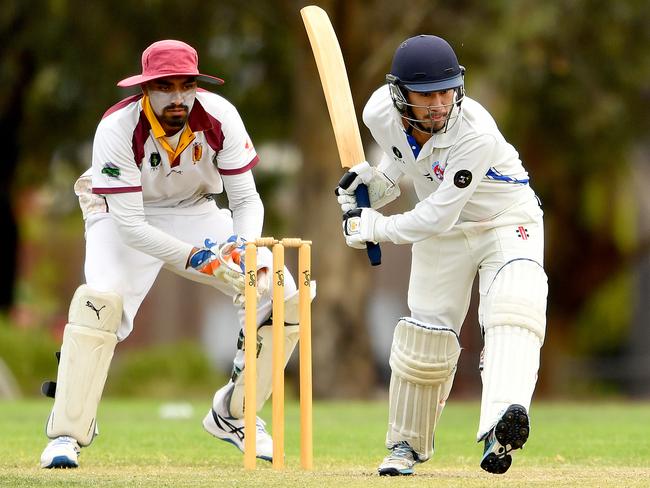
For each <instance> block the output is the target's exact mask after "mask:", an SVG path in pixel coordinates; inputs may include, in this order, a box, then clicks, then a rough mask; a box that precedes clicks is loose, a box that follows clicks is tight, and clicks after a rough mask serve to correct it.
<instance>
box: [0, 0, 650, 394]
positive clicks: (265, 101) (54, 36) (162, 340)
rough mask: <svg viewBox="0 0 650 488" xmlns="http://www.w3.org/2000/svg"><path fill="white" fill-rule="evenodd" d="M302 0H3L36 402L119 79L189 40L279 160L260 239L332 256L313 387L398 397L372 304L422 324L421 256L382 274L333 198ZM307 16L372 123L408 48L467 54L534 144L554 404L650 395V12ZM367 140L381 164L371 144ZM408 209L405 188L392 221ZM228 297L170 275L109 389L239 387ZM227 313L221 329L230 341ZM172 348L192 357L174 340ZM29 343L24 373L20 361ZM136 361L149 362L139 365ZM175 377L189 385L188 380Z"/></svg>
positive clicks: (10, 147)
mask: <svg viewBox="0 0 650 488" xmlns="http://www.w3.org/2000/svg"><path fill="white" fill-rule="evenodd" d="M306 3H307V2H301V1H297V0H277V1H262V0H249V1H248V2H245V3H243V4H242V3H241V2H236V1H234V0H233V1H221V2H218V4H216V3H214V2H199V1H195V0H186V1H183V2H178V1H162V0H145V1H143V2H107V1H106V2H102V1H81V0H30V1H20V0H6V1H5V2H3V8H2V9H1V12H0V80H1V82H2V85H1V86H3V88H4V89H3V90H2V92H1V93H0V134H2V137H3V152H2V156H1V164H2V165H1V168H2V174H1V175H0V215H1V218H2V224H3V229H4V232H3V238H2V239H0V255H1V256H2V257H3V259H2V266H1V268H0V308H1V310H2V312H1V313H2V315H3V316H4V319H3V320H1V321H0V333H1V334H2V337H3V340H2V341H0V358H2V359H4V361H5V362H6V363H7V364H8V365H9V367H10V369H12V370H13V371H14V374H15V376H16V377H17V379H18V381H19V389H20V391H21V392H22V393H23V394H27V395H29V394H33V393H34V392H36V391H37V390H38V385H37V384H36V385H35V382H36V381H37V379H38V378H42V377H43V375H46V374H49V375H52V374H54V372H55V363H54V361H51V362H49V363H48V361H49V359H48V360H44V359H42V358H43V355H46V356H47V357H49V358H51V356H50V354H51V353H52V351H54V350H55V349H56V344H58V342H59V340H60V334H61V331H62V327H63V325H64V324H65V321H66V316H67V306H68V302H69V299H70V297H71V296H72V293H73V291H74V289H75V288H76V287H77V286H78V284H79V283H80V282H81V281H82V280H83V274H82V261H83V225H82V222H81V219H80V215H79V211H78V209H77V207H76V201H75V197H74V194H73V192H72V184H73V182H74V180H75V178H76V177H77V175H78V174H80V173H81V172H83V171H84V170H85V168H86V167H87V166H88V164H89V154H90V147H91V142H92V137H93V133H94V130H95V127H96V124H97V121H98V120H99V118H100V117H101V115H102V113H103V112H104V111H105V110H106V108H108V107H109V106H110V105H112V104H113V103H115V102H116V101H118V100H119V99H121V98H123V97H124V96H126V95H129V94H131V93H132V92H131V91H128V90H127V91H125V90H122V89H119V88H117V87H116V86H115V82H116V81H117V80H119V79H121V78H123V77H125V76H127V75H129V74H132V73H137V72H139V70H140V64H139V59H140V53H141V51H142V50H143V49H144V47H146V46H147V45H148V44H150V43H151V42H153V41H155V40H158V39H163V38H178V39H183V40H185V41H187V42H189V43H190V44H192V45H193V46H195V47H196V49H197V50H198V52H199V55H200V60H201V61H200V65H201V69H202V70H203V71H204V72H206V73H213V74H216V75H218V76H222V77H224V78H226V80H227V83H226V85H224V86H223V88H220V89H219V92H220V93H221V94H223V95H224V96H226V97H227V98H228V99H230V100H231V101H232V102H233V103H235V105H236V106H237V107H238V108H239V110H240V113H241V114H242V116H243V118H244V121H245V123H246V125H247V127H248V130H249V132H250V134H251V136H252V138H253V141H254V142H255V144H256V146H257V148H258V150H259V151H260V154H261V155H262V160H263V161H264V163H263V164H262V165H260V167H259V169H258V170H256V179H257V181H258V185H259V188H260V192H261V193H262V196H263V199H264V201H265V205H266V209H267V217H266V227H265V232H266V233H267V234H274V235H300V236H302V237H304V238H309V239H312V240H313V241H314V242H315V243H316V245H315V247H314V276H316V277H317V279H318V281H319V288H318V290H319V298H318V300H317V302H316V303H315V306H314V344H315V345H316V346H315V350H314V364H315V367H314V370H315V371H316V375H315V394H316V395H317V396H320V397H361V398H367V397H370V396H373V395H374V394H376V392H377V391H383V390H384V389H385V379H386V361H385V357H384V356H385V355H384V356H382V355H381V354H378V353H377V345H376V344H377V340H378V338H379V337H381V336H385V335H386V334H388V335H389V334H390V330H387V329H389V328H390V326H389V325H385V324H384V322H382V320H383V319H384V317H379V318H378V317H377V313H374V314H373V310H376V305H377V301H389V302H391V303H392V302H395V303H396V304H397V305H395V306H394V307H393V309H391V310H393V311H400V312H401V313H406V312H405V311H404V310H405V301H406V298H405V295H406V289H405V283H406V281H405V278H404V276H405V273H407V272H408V269H407V268H408V264H407V263H408V260H409V252H408V249H407V246H389V245H386V246H384V252H385V259H384V265H382V270H381V271H378V270H374V269H370V268H369V267H368V266H367V264H366V262H365V260H364V258H363V256H362V255H360V254H359V253H354V252H352V251H350V250H349V249H347V248H346V247H345V246H344V244H343V242H342V239H341V238H340V236H339V232H340V231H339V215H338V207H337V206H336V204H335V202H334V199H333V198H332V195H331V189H332V188H333V187H334V185H335V183H336V181H338V177H339V174H340V167H339V165H338V163H337V162H336V160H337V152H336V148H335V146H334V141H333V138H332V133H331V129H330V127H329V121H328V117H327V115H326V108H325V104H324V99H323V96H322V92H321V88H320V84H319V81H318V78H317V74H316V69H315V65H314V63H313V60H312V58H311V52H310V50H309V46H308V42H307V38H306V35H305V32H304V28H303V26H302V23H301V21H300V16H299V14H298V11H299V9H300V8H301V7H302V6H304V5H305V4H306ZM313 3H317V4H319V5H321V6H322V7H323V8H325V9H326V10H327V11H328V12H329V14H330V16H331V18H332V20H333V23H334V26H335V29H336V31H337V33H338V35H339V39H340V42H341V45H342V49H343V53H344V57H345V59H346V63H347V66H348V73H349V78H350V80H351V84H352V90H353V96H354V98H355V101H356V107H357V112H358V113H359V112H360V110H361V108H362V106H363V104H364V103H365V100H366V99H367V98H368V96H369V95H370V93H371V92H372V91H373V90H374V89H375V88H376V87H378V86H379V85H380V84H381V83H382V82H383V76H384V74H385V73H386V72H387V71H388V69H389V66H390V59H391V57H392V53H393V51H394V49H395V47H396V46H397V45H398V44H399V42H400V41H401V40H403V39H405V38H407V37H409V36H412V35H415V34H418V33H433V34H437V35H440V36H442V37H445V38H446V39H447V40H449V42H450V43H451V44H452V45H453V46H454V48H455V49H456V52H457V54H458V57H459V59H460V61H461V63H462V64H464V65H465V66H466V67H467V77H466V84H467V90H468V93H469V95H470V96H471V97H473V98H475V99H478V100H479V101H480V102H481V103H483V104H484V105H485V106H486V107H487V108H488V109H489V110H490V111H491V112H492V113H493V115H494V116H495V119H496V120H497V122H498V123H499V126H500V128H501V130H502V132H503V133H504V135H505V136H506V138H507V139H508V140H509V141H511V142H512V143H513V144H514V145H515V147H516V148H517V149H518V150H519V151H520V154H521V157H522V160H523V161H524V163H525V165H526V167H527V169H528V170H529V172H530V173H531V175H532V184H533V187H534V189H535V190H536V192H537V193H538V194H539V196H540V197H541V199H542V201H543V205H544V209H545V214H546V233H547V256H546V261H547V262H546V267H547V272H548V275H549V279H550V296H549V309H548V335H547V341H546V344H545V347H544V352H543V363H542V371H541V374H540V383H539V387H538V393H539V394H540V395H549V396H575V395H594V394H606V395H622V396H634V397H639V396H648V395H650V334H648V325H650V314H649V312H648V306H647V300H648V298H650V253H649V242H650V225H649V222H650V196H649V194H648V192H647V190H646V188H647V186H648V184H649V183H650V167H649V166H650V165H649V164H648V155H649V154H650V144H649V141H648V130H649V129H650V127H649V125H650V118H649V117H648V116H647V106H648V102H649V99H650V85H649V83H648V80H649V79H650V56H649V55H648V52H650V51H649V48H650V42H649V41H650V39H649V34H648V29H647V28H646V27H647V25H649V24H650V9H648V8H647V2H645V1H639V0H622V1H618V2H602V1H596V0H572V1H569V2H567V1H559V0H557V1H556V0H553V1H549V2H543V3H539V2H533V1H530V0H514V1H505V0H500V1H494V2H479V1H476V0H464V1H458V2H452V3H450V2H443V1H437V0H433V1H424V0H412V1H410V2H409V3H408V5H407V6H406V8H405V5H403V4H401V3H399V2H394V1H391V0H373V1H360V0H350V1H342V0H341V1H335V0H332V1H318V2H313ZM362 133H363V137H364V139H365V141H366V143H367V147H368V154H369V155H371V154H372V150H371V144H370V139H369V134H368V132H367V131H366V130H364V129H363V128H362ZM369 157H370V156H369ZM411 205H412V201H411V200H410V197H409V194H408V192H406V194H405V195H404V196H403V197H402V198H401V199H400V202H399V203H397V204H393V205H392V206H391V207H390V209H389V210H390V211H393V212H400V211H404V210H406V209H408V208H410V206H411ZM342 283H352V284H354V286H350V287H347V288H345V289H342ZM214 300H215V299H214V297H212V296H210V295H209V294H208V293H207V292H206V291H205V290H198V289H197V288H196V287H192V286H191V285H188V284H187V283H181V282H179V281H174V279H173V278H171V277H166V276H161V279H160V283H158V284H157V285H156V288H155V289H154V291H153V292H152V295H151V296H150V297H149V298H148V299H147V300H146V301H145V303H144V305H143V309H142V311H141V313H140V315H139V316H138V322H137V325H136V331H135V332H134V334H133V335H132V336H131V337H130V338H129V340H128V341H126V342H125V343H124V344H122V345H121V346H120V348H119V350H118V354H117V357H116V365H115V368H114V371H113V375H112V377H111V378H112V379H111V380H110V381H109V384H108V391H107V393H110V392H111V388H113V386H112V385H113V383H114V384H115V388H117V390H118V391H119V392H121V393H129V394H134V393H138V392H139V393H143V392H145V393H150V392H159V393H160V394H166V395H171V394H173V393H171V392H170V391H168V390H165V389H164V388H160V387H157V386H156V385H158V383H157V382H159V378H160V377H161V376H162V377H163V378H166V379H167V380H168V382H170V384H171V383H174V384H177V385H178V389H177V392H178V391H185V392H186V393H187V392H189V391H190V390H191V391H194V389H193V388H194V386H192V385H195V386H196V385H203V386H202V387H201V386H197V388H198V389H199V390H203V389H205V390H206V391H211V389H213V387H214V386H215V385H216V384H218V382H219V381H220V379H221V376H225V375H226V374H228V371H227V368H221V369H220V370H218V371H216V370H215V369H219V368H215V367H214V364H213V363H210V361H209V360H208V359H207V358H208V357H209V351H210V349H211V348H213V346H214V345H215V344H214V342H212V343H211V341H210V340H208V339H206V334H205V330H204V328H205V327H204V325H202V324H204V323H205V322H206V319H205V317H204V316H203V315H202V313H201V312H200V311H201V310H202V309H204V308H205V307H207V306H208V305H207V304H211V303H213V301H214ZM161 303H165V304H166V305H167V306H166V307H163V309H164V310H161V307H160V306H159V305H160V304H161ZM222 305H223V304H222ZM223 306H227V305H223ZM373 306H374V307H375V308H373ZM475 307H476V304H475V303H473V305H472V309H471V310H470V314H469V315H468V319H467V321H466V322H467V323H466V324H465V326H464V330H463V336H462V341H463V346H464V349H465V352H464V354H463V356H462V359H461V364H460V371H459V375H458V377H457V381H456V385H455V394H457V395H468V396H471V395H476V394H477V392H478V389H479V386H480V383H479V380H478V375H477V374H476V361H477V358H478V354H479V352H480V348H481V345H480V337H479V335H478V332H477V328H476V319H475V316H476V315H475ZM397 316H398V315H395V316H389V317H388V318H387V322H386V323H388V324H391V323H392V324H394V323H395V320H396V318H397ZM215 317H217V318H216V319H214V320H213V321H214V322H215V323H214V324H213V326H214V327H220V328H227V329H229V330H234V329H235V327H234V326H233V325H232V324H230V325H227V324H226V323H225V322H227V321H226V320H225V319H223V320H219V317H220V316H219V315H216V316H215ZM222 317H223V316H222ZM380 319H381V320H380ZM211 320H212V319H211ZM378 324H379V328H380V329H381V330H378ZM234 333H236V330H234ZM178 341H184V342H181V343H182V344H189V343H194V345H188V346H187V347H185V346H183V347H177V346H176V345H175V344H177V343H178ZM50 343H51V344H53V349H50ZM233 345H234V344H233ZM21 348H22V349H21ZM230 349H231V350H230V352H232V347H231V348H230ZM19 350H22V351H24V355H23V356H19V357H23V358H26V359H24V360H23V359H17V360H16V359H12V358H14V357H15V356H16V354H15V353H16V351H19ZM46 350H48V351H47V352H46ZM41 352H42V354H43V355H41ZM145 353H146V354H148V355H147V356H142V354H145ZM138 355H140V357H141V358H142V357H144V358H145V359H137V358H136V359H130V357H131V356H138ZM121 363H124V364H131V365H134V364H139V365H149V366H148V367H149V372H148V373H147V378H151V380H150V382H151V384H152V385H154V387H146V386H142V388H138V389H137V391H132V390H133V389H131V390H129V389H128V388H127V389H126V390H124V391H121V390H119V388H118V387H117V385H119V384H126V383H128V382H129V378H133V379H135V378H141V379H140V380H138V384H140V385H144V383H145V381H144V379H142V376H137V375H138V374H142V373H136V372H135V370H137V369H138V368H140V366H137V367H136V366H129V367H132V368H134V369H129V368H127V367H126V366H125V368H126V371H128V373H124V378H126V379H125V380H124V381H123V382H122V380H120V374H121V373H120V368H121V366H120V364H121ZM181 363H182V364H184V365H187V371H186V372H183V371H176V368H175V366H174V365H178V364H181ZM48 364H49V366H47V365H48ZM164 364H165V365H164ZM142 367H144V366H142ZM184 367H185V366H183V368H184ZM183 368H179V369H183ZM141 369H142V368H140V370H141ZM145 369H146V368H145ZM21 371H22V372H21ZM25 371H26V372H31V373H23V372H25ZM122 371H124V370H122ZM30 375H31V376H30ZM174 378H176V381H174ZM190 379H191V380H190ZM195 380H196V381H195ZM190 383H191V384H190Z"/></svg>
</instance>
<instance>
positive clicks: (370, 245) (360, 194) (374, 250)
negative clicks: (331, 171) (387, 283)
mask: <svg viewBox="0 0 650 488" xmlns="http://www.w3.org/2000/svg"><path fill="white" fill-rule="evenodd" d="M354 196H355V197H357V205H358V206H359V207H363V208H369V207H370V197H369V196H368V187H367V186H366V185H364V184H363V183H361V184H359V186H357V188H356V190H354ZM366 252H367V253H368V259H370V264H372V265H373V266H379V265H380V264H381V248H380V247H379V244H375V243H374V242H366Z"/></svg>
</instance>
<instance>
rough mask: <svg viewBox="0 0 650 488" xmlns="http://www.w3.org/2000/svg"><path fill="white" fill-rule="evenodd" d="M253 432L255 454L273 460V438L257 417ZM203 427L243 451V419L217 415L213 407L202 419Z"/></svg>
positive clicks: (260, 457)
mask: <svg viewBox="0 0 650 488" xmlns="http://www.w3.org/2000/svg"><path fill="white" fill-rule="evenodd" d="M256 423H257V430H256V432H255V441H256V449H255V451H256V455H257V457H258V458H259V459H263V460H264V461H269V462H272V461H273V439H272V438H271V436H270V435H269V433H268V432H267V431H266V427H265V426H266V424H265V422H264V421H263V420H262V419H261V418H259V417H257V422H256ZM203 428H204V429H205V430H206V431H208V433H210V434H212V435H213V436H215V437H216V438H217V439H221V440H222V441H226V442H230V443H231V444H232V445H234V446H235V447H237V449H239V450H240V451H241V452H244V420H243V419H236V418H233V417H224V416H223V415H219V414H218V413H217V412H216V411H215V410H214V409H213V408H211V409H210V411H209V412H208V414H207V415H206V416H205V418H204V419H203Z"/></svg>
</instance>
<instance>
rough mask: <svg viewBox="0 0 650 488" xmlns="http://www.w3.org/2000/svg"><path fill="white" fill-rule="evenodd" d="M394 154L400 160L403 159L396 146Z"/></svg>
mask: <svg viewBox="0 0 650 488" xmlns="http://www.w3.org/2000/svg"><path fill="white" fill-rule="evenodd" d="M393 154H394V155H395V156H397V158H398V159H402V152H401V151H400V150H399V149H397V147H395V146H393Z"/></svg>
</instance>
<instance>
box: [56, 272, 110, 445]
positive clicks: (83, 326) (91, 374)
mask: <svg viewBox="0 0 650 488" xmlns="http://www.w3.org/2000/svg"><path fill="white" fill-rule="evenodd" d="M121 319H122V298H121V297H120V296H119V295H117V294H116V293H110V292H108V293H102V292H98V291H95V290H93V289H92V288H90V287H89V286H87V285H82V286H80V287H79V288H77V291H76V292H75V294H74V296H73V297H72V302H71V303H70V311H69V314H68V324H67V325H66V326H65V330H64V333H63V344H62V345H61V358H60V361H59V370H58V374H57V383H56V394H55V398H54V407H53V408H52V413H51V414H50V418H49V419H48V422H47V429H46V432H47V435H48V437H50V438H55V437H58V436H63V435H67V436H70V437H73V438H74V439H76V440H77V442H78V443H79V445H81V446H87V445H89V444H90V443H91V442H92V440H93V436H94V433H95V423H96V415H97V407H98V405H99V400H100V399H101V396H102V392H103V390H104V384H105V383H106V376H107V375H108V368H109V366H110V364H111V359H112V358H113V351H114V350H115V345H116V344H117V336H116V335H115V333H116V332H117V328H118V327H119V325H120V322H121Z"/></svg>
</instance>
